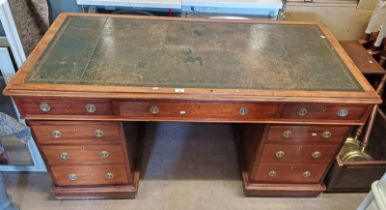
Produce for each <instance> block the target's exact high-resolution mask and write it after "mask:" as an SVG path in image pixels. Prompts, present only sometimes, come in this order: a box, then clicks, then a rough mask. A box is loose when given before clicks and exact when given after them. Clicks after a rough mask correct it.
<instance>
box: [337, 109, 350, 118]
mask: <svg viewBox="0 0 386 210" xmlns="http://www.w3.org/2000/svg"><path fill="white" fill-rule="evenodd" d="M348 114H349V111H348V109H346V108H341V109H339V111H338V112H337V113H336V115H337V116H338V117H347V116H348Z"/></svg>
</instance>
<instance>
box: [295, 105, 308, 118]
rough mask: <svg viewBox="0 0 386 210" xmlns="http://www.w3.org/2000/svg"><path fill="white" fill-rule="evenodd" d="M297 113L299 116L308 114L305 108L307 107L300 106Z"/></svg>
mask: <svg viewBox="0 0 386 210" xmlns="http://www.w3.org/2000/svg"><path fill="white" fill-rule="evenodd" d="M297 114H298V116H300V117H304V116H306V115H307V114H308V110H307V108H304V107H302V108H300V109H299V110H298V112H297Z"/></svg>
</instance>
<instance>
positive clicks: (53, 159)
mask: <svg viewBox="0 0 386 210" xmlns="http://www.w3.org/2000/svg"><path fill="white" fill-rule="evenodd" d="M40 148H41V150H42V152H43V154H44V156H45V158H46V160H47V161H48V164H49V165H51V166H55V165H70V164H90V165H92V164H111V163H125V161H126V159H127V157H126V155H125V153H124V150H123V148H122V147H121V146H120V145H87V146H41V147H40Z"/></svg>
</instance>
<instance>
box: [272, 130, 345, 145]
mask: <svg viewBox="0 0 386 210" xmlns="http://www.w3.org/2000/svg"><path fill="white" fill-rule="evenodd" d="M349 130H350V127H349V126H281V125H278V126H270V128H269V133H268V136H267V142H268V143H280V144H298V143H311V144H312V143H315V144H340V143H341V142H342V141H343V140H344V138H345V137H347V134H348V132H349Z"/></svg>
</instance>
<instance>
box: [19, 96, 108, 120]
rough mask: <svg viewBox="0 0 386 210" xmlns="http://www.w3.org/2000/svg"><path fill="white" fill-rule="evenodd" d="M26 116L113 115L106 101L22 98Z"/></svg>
mask: <svg viewBox="0 0 386 210" xmlns="http://www.w3.org/2000/svg"><path fill="white" fill-rule="evenodd" d="M17 101H18V104H19V106H21V107H22V111H23V114H24V115H85V116H86V115H90V116H94V115H112V114H113V109H112V103H111V101H109V100H104V99H73V98H68V99H66V98H59V99H51V98H20V99H18V100H17Z"/></svg>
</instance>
